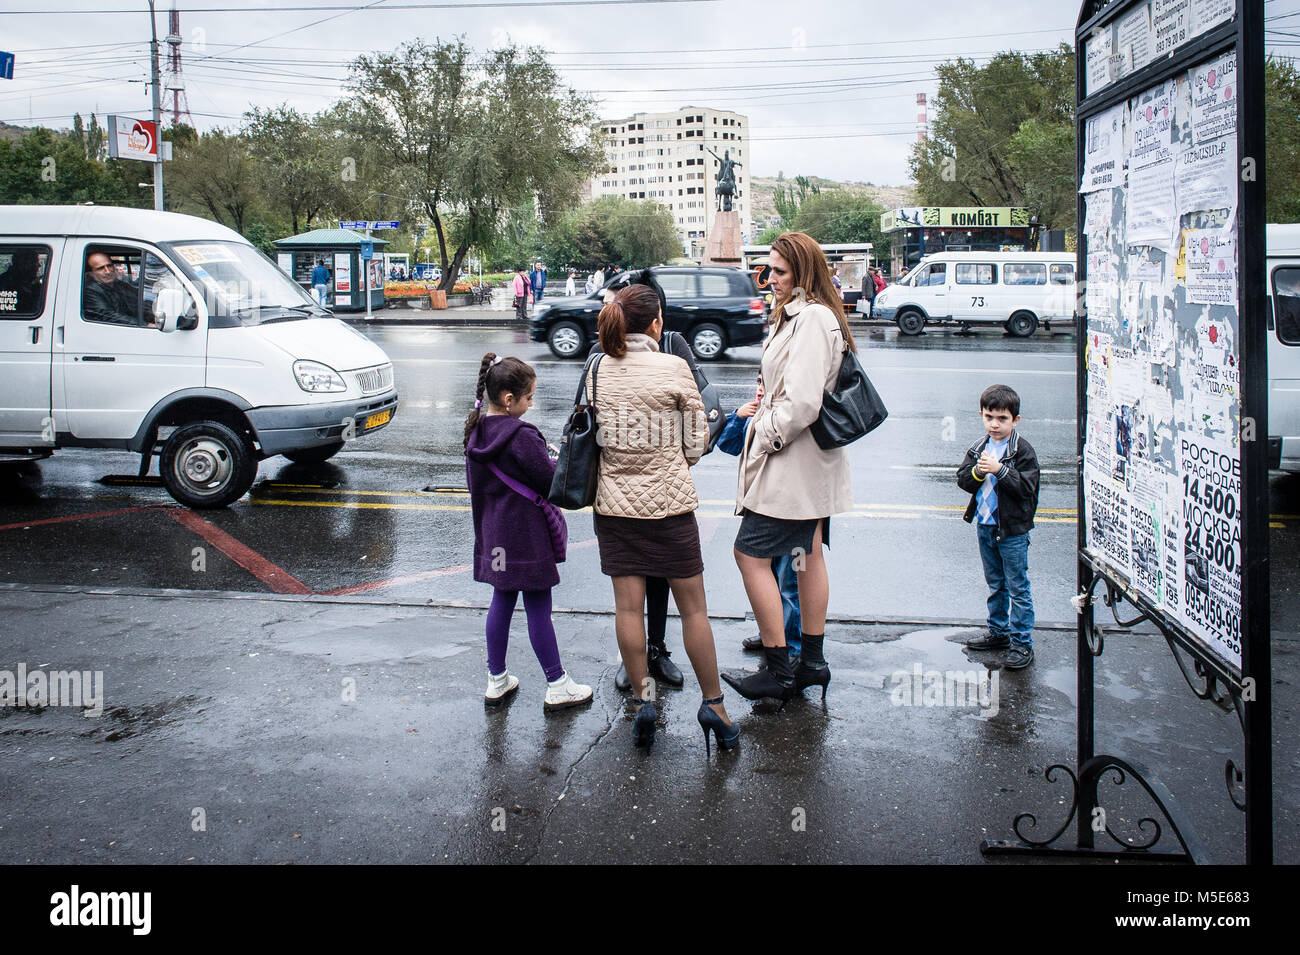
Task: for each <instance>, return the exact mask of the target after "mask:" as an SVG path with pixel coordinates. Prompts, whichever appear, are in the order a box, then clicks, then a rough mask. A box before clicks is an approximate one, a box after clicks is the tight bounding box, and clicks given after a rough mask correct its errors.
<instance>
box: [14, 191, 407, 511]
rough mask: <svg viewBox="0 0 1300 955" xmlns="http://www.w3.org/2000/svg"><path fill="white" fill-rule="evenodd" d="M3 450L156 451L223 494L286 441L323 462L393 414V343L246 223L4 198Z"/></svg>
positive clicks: (197, 497) (178, 490)
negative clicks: (338, 304) (264, 248)
mask: <svg viewBox="0 0 1300 955" xmlns="http://www.w3.org/2000/svg"><path fill="white" fill-rule="evenodd" d="M0 366H2V367H4V368H5V373H4V374H3V375H0V462H21V461H32V460H38V459H40V458H44V457H48V456H49V455H50V454H51V453H53V451H54V450H55V449H57V448H64V447H80V448H116V449H119V450H127V451H134V452H136V453H138V454H140V455H141V457H142V461H141V469H140V473H141V474H142V475H143V474H145V473H147V471H148V468H149V464H150V462H151V461H152V459H153V457H154V455H158V457H159V473H160V474H161V476H162V481H163V484H164V485H165V486H166V488H167V490H168V492H170V493H171V495H172V497H174V498H175V499H176V500H178V501H180V502H181V503H182V504H186V505H188V506H190V507H195V508H213V507H224V506H226V505H227V504H229V503H231V502H232V501H235V500H237V499H238V498H239V497H241V496H242V495H243V494H244V492H245V491H247V490H248V488H249V487H250V486H251V485H252V483H253V480H254V478H255V477H256V476H257V462H258V460H260V459H262V458H267V457H270V456H272V455H276V454H283V455H284V456H285V457H287V458H289V459H290V460H292V461H298V462H303V463H316V462H320V461H324V460H326V459H327V458H329V457H331V456H333V455H334V454H336V453H337V452H338V451H339V450H340V449H341V448H342V447H343V444H344V442H345V441H346V440H348V439H349V438H351V437H353V436H355V435H361V434H366V433H369V432H373V431H376V430H378V429H379V428H382V427H384V426H385V425H387V424H388V422H389V421H390V420H391V419H392V416H393V414H394V413H395V412H396V410H397V390H396V389H395V388H394V386H393V366H392V363H391V362H390V361H389V360H388V356H387V355H385V354H384V352H383V350H382V349H381V348H380V347H379V346H378V345H376V344H375V343H374V342H372V341H370V339H368V338H366V337H365V336H364V335H362V334H361V333H360V332H358V331H356V330H354V329H353V328H351V327H350V326H348V325H346V324H344V323H343V322H341V321H338V320H337V319H335V318H333V317H332V316H331V315H330V313H329V312H328V311H326V310H325V309H323V308H321V307H320V306H318V305H317V304H316V303H315V302H314V301H313V299H312V298H311V297H310V296H309V295H308V294H307V293H306V292H305V291H304V290H303V289H302V287H301V286H299V285H298V284H297V283H296V282H294V281H293V280H292V279H291V278H289V277H288V276H287V275H285V274H284V273H283V272H281V271H280V270H279V269H278V268H277V267H276V266H275V264H274V263H273V262H271V260H270V259H268V258H266V256H264V255H262V254H261V253H260V252H258V251H257V250H256V249H255V248H254V247H253V246H252V245H250V244H249V243H248V241H247V240H246V239H244V238H243V237H242V236H241V235H239V233H237V232H234V231H232V230H231V229H227V228H226V227H224V226H221V225H217V224H216V223H214V222H209V221H208V220H206V219H198V218H195V217H193V216H184V215H176V214H174V213H170V212H153V211H146V210H142V209H123V208H115V207H109V206H98V207H91V206H0Z"/></svg>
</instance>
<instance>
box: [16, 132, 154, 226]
mask: <svg viewBox="0 0 1300 955" xmlns="http://www.w3.org/2000/svg"><path fill="white" fill-rule="evenodd" d="M87 152H88V149H87V145H86V133H85V131H84V129H83V133H82V136H81V137H78V136H77V133H76V132H75V129H74V131H72V132H67V133H59V132H54V131H53V130H49V129H44V128H41V127H36V128H34V129H30V130H28V131H27V132H25V133H24V134H23V135H22V137H21V138H20V139H18V140H16V141H13V140H8V139H4V140H0V203H7V204H24V205H30V204H40V205H55V204H69V203H81V202H94V203H97V204H99V205H114V206H137V207H147V206H149V205H151V204H152V201H153V199H152V195H149V194H146V193H145V191H144V190H142V189H140V188H139V187H138V186H137V185H136V183H137V182H139V181H140V178H141V176H142V175H143V176H144V177H146V178H147V177H148V175H149V173H148V168H147V166H146V164H144V163H138V162H134V161H133V160H130V159H110V160H107V161H104V160H101V159H99V158H98V157H97V156H88V155H87Z"/></svg>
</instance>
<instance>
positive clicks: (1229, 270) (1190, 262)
mask: <svg viewBox="0 0 1300 955" xmlns="http://www.w3.org/2000/svg"><path fill="white" fill-rule="evenodd" d="M1186 237H1187V300H1188V301H1189V302H1195V303H1196V304H1198V305H1236V304H1237V230H1236V229H1235V228H1234V227H1232V226H1229V227H1228V228H1226V229H1188V230H1187V233H1186Z"/></svg>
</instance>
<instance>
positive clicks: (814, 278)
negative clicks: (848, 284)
mask: <svg viewBox="0 0 1300 955" xmlns="http://www.w3.org/2000/svg"><path fill="white" fill-rule="evenodd" d="M772 251H773V252H775V253H776V254H777V255H779V256H781V258H783V259H785V263H786V265H787V266H789V268H790V278H791V279H792V280H793V284H792V286H791V287H792V288H801V289H803V293H804V298H806V299H807V300H808V301H809V302H816V303H817V304H819V305H825V306H826V307H827V308H829V309H830V310H831V312H833V313H834V315H835V318H836V320H837V321H839V323H840V331H841V332H843V334H844V340H845V341H846V342H848V344H849V348H850V349H852V350H853V351H855V352H856V351H857V350H858V346H857V344H856V343H855V342H854V341H853V333H852V332H850V331H849V323H848V320H847V319H845V317H844V302H843V300H842V299H841V298H840V290H839V289H837V288H836V287H835V283H834V282H832V281H831V268H830V266H829V265H828V264H827V262H826V253H825V252H823V251H822V250H821V246H819V245H818V244H817V243H816V241H814V239H813V237H812V236H810V235H805V234H804V233H802V232H783V233H781V235H779V236H778V237H777V238H776V240H775V241H773V243H772ZM789 301H790V299H789V298H785V299H778V300H777V301H776V303H775V304H774V306H773V308H772V314H773V316H774V317H775V319H776V324H775V326H774V327H773V329H772V334H773V335H775V334H776V333H777V332H779V331H780V330H781V326H782V325H784V324H785V306H786V303H787V302H789Z"/></svg>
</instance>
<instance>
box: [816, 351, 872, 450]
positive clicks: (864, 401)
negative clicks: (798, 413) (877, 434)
mask: <svg viewBox="0 0 1300 955" xmlns="http://www.w3.org/2000/svg"><path fill="white" fill-rule="evenodd" d="M888 417H889V410H888V409H887V408H886V407H885V403H884V402H883V401H881V400H880V395H879V393H877V391H876V389H875V388H874V387H873V386H872V384H871V379H870V378H868V377H867V373H866V372H865V371H863V369H862V364H861V363H860V362H859V361H858V356H857V355H856V354H855V353H854V352H852V351H850V350H849V346H848V342H845V343H844V354H843V356H842V357H841V359H840V373H839V375H837V376H836V378H835V391H834V392H830V391H824V392H822V412H821V414H819V415H818V416H817V420H816V421H814V422H813V423H812V428H811V430H812V433H813V439H814V440H815V441H816V442H817V446H818V447H819V448H821V449H822V450H823V451H830V450H831V449H832V448H842V447H844V446H845V445H846V444H852V443H853V442H854V441H856V440H858V438H860V437H862V436H863V435H864V434H869V433H871V432H872V431H874V430H876V428H878V427H880V424H881V422H883V421H884V420H885V419H886V418H888Z"/></svg>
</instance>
